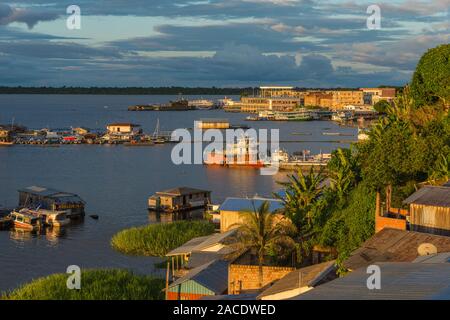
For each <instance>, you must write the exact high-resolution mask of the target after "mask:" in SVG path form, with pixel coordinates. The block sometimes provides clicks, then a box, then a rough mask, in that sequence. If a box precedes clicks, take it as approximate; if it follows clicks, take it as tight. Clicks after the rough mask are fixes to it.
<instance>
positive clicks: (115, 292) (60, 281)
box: [1, 269, 165, 300]
mask: <svg viewBox="0 0 450 320" xmlns="http://www.w3.org/2000/svg"><path fill="white" fill-rule="evenodd" d="M68 277H69V275H68V274H53V275H50V276H48V277H44V278H39V279H37V280H34V281H32V282H31V283H29V284H26V285H24V286H22V287H20V288H18V289H16V290H14V291H12V292H10V293H6V294H4V295H3V296H2V297H1V298H2V299H5V300H162V299H164V293H163V292H162V291H161V290H162V289H163V288H164V283H165V281H164V280H163V279H158V278H153V277H150V276H140V275H135V274H133V273H132V272H130V271H127V270H118V269H110V270H106V269H104V270H103V269H99V270H83V271H82V273H81V289H80V290H70V289H68V288H67V284H66V282H67V279H68Z"/></svg>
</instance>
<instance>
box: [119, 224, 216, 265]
mask: <svg viewBox="0 0 450 320" xmlns="http://www.w3.org/2000/svg"><path fill="white" fill-rule="evenodd" d="M214 230H215V226H214V224H212V223H210V222H209V221H176V222H173V223H164V224H151V225H147V226H143V227H136V228H131V229H126V230H123V231H120V232H119V233H117V234H116V235H114V237H113V238H112V240H111V245H112V247H113V248H114V249H116V250H118V251H120V252H122V253H125V254H129V255H141V256H156V257H163V256H165V255H166V254H167V253H168V252H169V251H170V250H173V249H175V248H176V247H179V246H181V245H182V244H183V243H185V242H187V241H189V240H191V239H192V238H195V237H201V236H207V235H210V234H212V233H214Z"/></svg>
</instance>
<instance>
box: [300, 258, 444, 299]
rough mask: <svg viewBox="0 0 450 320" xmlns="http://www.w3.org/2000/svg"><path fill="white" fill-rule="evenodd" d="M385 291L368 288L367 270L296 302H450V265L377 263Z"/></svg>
mask: <svg viewBox="0 0 450 320" xmlns="http://www.w3.org/2000/svg"><path fill="white" fill-rule="evenodd" d="M377 265H378V266H379V267H380V271H381V289H373V290H370V289H368V287H367V278H368V274H367V270H366V268H361V269H358V270H356V271H354V272H352V273H350V274H349V275H347V276H345V277H343V278H338V279H336V280H333V281H330V282H328V283H325V284H323V285H321V286H318V287H316V288H314V289H312V290H310V291H308V292H306V293H303V294H301V295H298V296H296V297H294V298H292V299H293V300H449V299H450V280H449V279H450V265H449V264H448V263H409V262H395V263H386V262H385V263H377Z"/></svg>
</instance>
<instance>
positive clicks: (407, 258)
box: [344, 228, 450, 270]
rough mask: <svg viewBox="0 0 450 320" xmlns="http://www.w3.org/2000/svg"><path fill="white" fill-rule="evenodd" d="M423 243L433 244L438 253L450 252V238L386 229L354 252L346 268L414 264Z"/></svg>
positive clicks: (347, 261) (346, 261)
mask: <svg viewBox="0 0 450 320" xmlns="http://www.w3.org/2000/svg"><path fill="white" fill-rule="evenodd" d="M423 243H430V244H433V245H434V246H436V248H437V250H438V253H442V252H450V237H444V236H437V235H433V234H428V233H420V232H413V231H404V230H397V229H389V228H385V229H383V230H381V231H380V232H378V233H376V234H375V235H373V236H372V237H371V238H370V239H369V240H367V241H366V242H365V243H364V244H362V245H361V247H360V248H358V249H356V250H355V251H354V252H352V254H351V255H350V257H349V258H348V259H347V260H345V261H344V266H345V267H346V268H347V269H350V270H356V269H358V268H361V267H366V266H369V265H371V264H374V263H376V262H389V261H391V262H412V261H414V260H415V259H416V258H417V257H418V256H419V253H418V251H417V250H418V247H419V246H420V245H421V244H423Z"/></svg>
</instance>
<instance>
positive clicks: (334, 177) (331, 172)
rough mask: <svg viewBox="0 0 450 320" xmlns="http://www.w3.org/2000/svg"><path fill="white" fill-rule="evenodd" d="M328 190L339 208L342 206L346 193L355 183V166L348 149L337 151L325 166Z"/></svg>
mask: <svg viewBox="0 0 450 320" xmlns="http://www.w3.org/2000/svg"><path fill="white" fill-rule="evenodd" d="M327 169H328V177H329V179H330V190H331V191H332V192H333V194H334V195H335V196H336V197H337V202H338V204H339V206H342V205H343V204H344V201H345V199H346V197H347V195H348V193H349V192H350V191H351V190H352V189H353V187H354V186H355V184H356V181H357V171H358V169H357V165H356V163H355V159H354V157H353V155H352V151H351V150H350V149H341V148H339V149H337V150H336V151H334V152H333V155H332V158H331V160H330V162H329V163H328V165H327Z"/></svg>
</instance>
